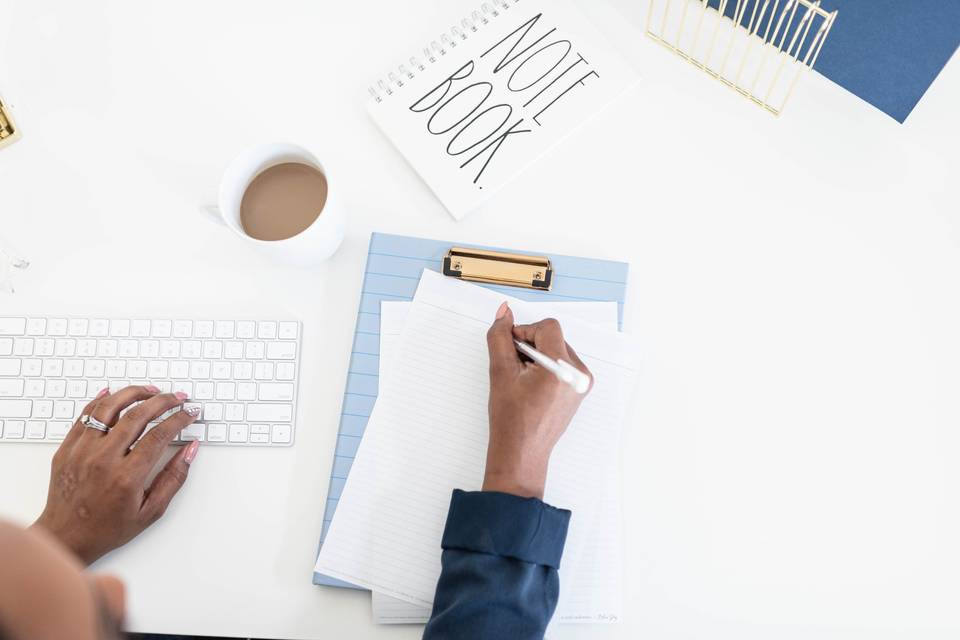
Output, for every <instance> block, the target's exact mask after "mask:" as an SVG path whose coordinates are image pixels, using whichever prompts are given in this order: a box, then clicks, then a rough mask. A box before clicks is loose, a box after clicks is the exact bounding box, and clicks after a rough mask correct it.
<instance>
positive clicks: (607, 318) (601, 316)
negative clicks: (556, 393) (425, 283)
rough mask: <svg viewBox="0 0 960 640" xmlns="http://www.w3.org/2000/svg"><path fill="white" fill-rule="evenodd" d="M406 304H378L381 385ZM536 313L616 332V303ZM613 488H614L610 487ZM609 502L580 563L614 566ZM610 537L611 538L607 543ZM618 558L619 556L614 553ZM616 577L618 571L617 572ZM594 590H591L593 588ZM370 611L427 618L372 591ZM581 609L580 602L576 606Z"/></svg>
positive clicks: (613, 583) (386, 616) (383, 618)
mask: <svg viewBox="0 0 960 640" xmlns="http://www.w3.org/2000/svg"><path fill="white" fill-rule="evenodd" d="M410 304H411V303H409V302H406V301H383V302H381V303H380V381H381V384H383V383H384V380H385V379H386V378H388V375H387V373H386V372H387V370H388V369H389V366H388V365H389V363H390V362H391V360H392V359H393V357H395V356H396V351H397V347H398V346H399V344H400V335H401V333H402V331H403V326H404V324H405V323H406V320H407V314H408V313H410ZM530 304H532V305H535V307H536V309H537V311H538V312H539V313H540V314H542V315H544V316H549V315H558V316H566V317H571V318H579V319H580V320H582V321H584V322H588V323H590V324H592V325H594V326H597V327H600V328H602V329H605V330H607V331H616V330H617V303H616V302H554V303H551V302H532V303H530ZM610 468H611V469H615V470H616V471H619V469H618V465H610ZM613 479H614V480H615V481H619V473H614V478H613ZM614 486H616V485H614ZM610 502H611V503H613V505H614V506H616V508H617V509H618V510H617V511H614V512H612V513H611V514H610V515H611V516H612V518H615V519H616V522H617V525H616V526H615V527H608V529H609V532H610V533H609V535H608V534H607V532H606V531H600V532H597V535H596V536H593V535H591V536H590V539H591V540H598V541H599V540H605V542H606V544H604V545H594V548H593V549H592V550H591V551H592V553H585V555H584V556H583V557H582V558H581V559H580V562H581V563H587V564H594V563H601V564H604V565H605V566H615V563H616V561H617V559H615V558H606V557H604V556H605V555H606V554H609V552H610V551H611V550H616V549H619V548H620V547H621V544H622V542H621V534H620V532H621V531H622V527H621V526H620V524H619V523H620V515H619V500H616V496H611V497H610ZM609 522H610V519H609V518H605V519H603V520H601V521H598V522H597V523H595V524H596V525H598V526H600V525H607V524H608V523H609ZM610 538H615V540H611V539H610ZM618 555H619V554H618ZM578 573H580V574H581V575H588V574H589V569H588V568H587V567H583V568H581V569H580V570H579V571H578ZM617 576H619V572H617ZM598 577H599V578H600V579H603V578H605V577H609V576H591V580H590V583H591V584H594V583H596V582H598V580H597V578H598ZM597 586H598V588H600V589H601V590H607V589H614V590H616V592H619V591H620V584H619V578H618V577H614V579H613V580H610V581H604V582H603V584H600V585H597ZM594 591H595V589H594ZM370 604H371V609H372V611H373V620H374V622H376V623H377V624H426V622H427V621H428V620H429V619H430V609H429V608H427V607H424V606H421V605H417V604H412V603H410V602H406V601H404V600H399V599H397V598H393V597H391V596H388V595H386V594H382V593H377V592H376V591H374V592H372V594H371V597H370ZM578 606H580V607H581V608H582V607H584V606H585V604H584V603H579V604H578Z"/></svg>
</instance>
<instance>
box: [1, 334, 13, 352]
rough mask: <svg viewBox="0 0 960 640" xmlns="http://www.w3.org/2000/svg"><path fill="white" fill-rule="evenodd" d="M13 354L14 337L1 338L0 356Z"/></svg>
mask: <svg viewBox="0 0 960 640" xmlns="http://www.w3.org/2000/svg"><path fill="white" fill-rule="evenodd" d="M12 354H13V338H0V356H9V355H12Z"/></svg>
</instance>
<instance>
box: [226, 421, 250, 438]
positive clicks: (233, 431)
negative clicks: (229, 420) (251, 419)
mask: <svg viewBox="0 0 960 640" xmlns="http://www.w3.org/2000/svg"><path fill="white" fill-rule="evenodd" d="M246 441H247V425H245V424H232V425H230V442H246Z"/></svg>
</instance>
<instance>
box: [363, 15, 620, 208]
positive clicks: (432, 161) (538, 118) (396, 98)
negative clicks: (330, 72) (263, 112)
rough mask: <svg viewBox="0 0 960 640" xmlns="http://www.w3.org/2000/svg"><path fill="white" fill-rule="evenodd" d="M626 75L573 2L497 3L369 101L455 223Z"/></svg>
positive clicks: (376, 89)
mask: <svg viewBox="0 0 960 640" xmlns="http://www.w3.org/2000/svg"><path fill="white" fill-rule="evenodd" d="M635 81H636V77H635V75H634V73H633V71H632V70H631V69H630V68H629V67H628V66H627V64H626V63H625V62H624V61H623V60H622V58H621V57H620V56H619V55H618V54H617V53H616V52H615V51H614V50H613V49H612V47H611V46H610V45H609V43H608V42H607V41H606V40H605V38H604V37H603V36H602V35H601V34H600V33H599V32H598V31H597V30H596V29H595V28H594V27H593V26H592V25H591V24H590V22H589V21H588V20H587V19H586V17H584V16H583V15H582V14H581V13H580V12H579V11H577V9H576V8H575V7H574V6H573V5H572V3H571V2H570V0H550V1H549V2H543V1H541V2H538V1H537V0H498V1H497V2H489V3H483V5H481V7H480V8H478V10H476V11H474V12H473V13H471V14H470V15H469V16H467V17H465V18H463V19H462V20H461V21H460V23H459V25H458V26H453V27H452V28H450V29H449V30H448V31H447V32H445V33H443V34H441V35H440V36H439V37H438V38H437V39H436V40H434V41H432V42H430V43H429V45H428V46H426V47H425V48H423V49H422V51H421V53H420V54H419V55H416V56H414V57H411V58H409V59H408V60H407V61H406V62H404V63H403V64H400V65H398V66H397V67H395V70H394V71H391V72H389V73H388V74H387V75H386V76H385V77H384V78H383V79H381V80H380V81H379V82H377V83H376V84H375V85H374V86H372V87H370V94H371V100H370V103H369V107H368V109H369V111H370V114H371V116H372V117H373V119H374V121H376V123H377V124H378V125H379V127H380V128H381V129H382V130H383V131H384V133H386V135H387V136H388V137H389V138H390V139H391V140H392V141H393V143H394V144H395V145H396V146H397V148H398V149H399V150H400V152H401V153H403V155H404V156H405V157H406V158H407V160H408V161H409V162H410V164H411V165H413V168H414V169H415V170H416V171H417V172H418V173H419V174H420V176H421V177H422V178H423V179H424V181H425V182H426V183H427V184H428V185H429V186H430V188H431V189H432V190H433V192H434V193H435V194H436V195H437V197H438V198H439V199H440V201H441V202H442V203H443V205H444V206H445V207H446V208H447V210H448V211H449V212H450V214H451V215H452V216H453V217H454V218H456V219H458V220H459V219H461V218H463V217H464V216H465V215H466V214H467V213H469V212H470V211H472V210H474V209H476V208H477V207H479V206H480V205H481V204H482V203H483V202H484V201H485V200H486V199H488V198H490V197H491V196H492V195H493V194H494V193H496V191H497V190H498V189H500V188H501V187H502V186H503V185H505V184H506V183H507V182H509V181H510V180H512V179H513V178H514V177H515V176H517V175H518V174H520V173H521V172H522V170H523V169H524V168H526V167H527V166H528V165H530V164H531V163H532V162H534V161H535V160H536V159H537V158H539V157H540V156H542V155H543V154H544V153H546V152H547V151H548V150H550V149H551V148H552V147H554V146H555V145H556V144H558V143H559V142H560V141H561V140H562V139H563V138H565V137H566V136H567V135H569V134H570V133H571V132H572V131H573V130H574V129H575V128H576V127H577V126H579V125H580V124H582V123H583V122H584V121H585V120H586V119H587V118H589V117H591V116H592V115H594V114H596V113H598V112H599V111H600V110H601V109H602V108H603V107H605V106H606V105H608V104H609V103H610V102H611V101H612V100H614V98H616V97H617V96H618V95H619V94H620V93H622V92H623V91H624V90H625V89H626V88H627V87H629V86H630V85H631V84H633V83H634V82H635ZM600 144H601V143H598V153H599V149H600V147H599V145H600Z"/></svg>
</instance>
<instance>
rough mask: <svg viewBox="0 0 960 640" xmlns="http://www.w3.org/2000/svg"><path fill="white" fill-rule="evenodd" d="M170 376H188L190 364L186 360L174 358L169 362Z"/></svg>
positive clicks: (178, 377) (181, 377)
mask: <svg viewBox="0 0 960 640" xmlns="http://www.w3.org/2000/svg"><path fill="white" fill-rule="evenodd" d="M170 377H171V378H177V379H181V380H182V379H184V378H188V377H190V365H189V364H188V363H187V361H186V360H174V361H173V362H171V363H170Z"/></svg>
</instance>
